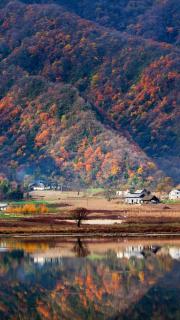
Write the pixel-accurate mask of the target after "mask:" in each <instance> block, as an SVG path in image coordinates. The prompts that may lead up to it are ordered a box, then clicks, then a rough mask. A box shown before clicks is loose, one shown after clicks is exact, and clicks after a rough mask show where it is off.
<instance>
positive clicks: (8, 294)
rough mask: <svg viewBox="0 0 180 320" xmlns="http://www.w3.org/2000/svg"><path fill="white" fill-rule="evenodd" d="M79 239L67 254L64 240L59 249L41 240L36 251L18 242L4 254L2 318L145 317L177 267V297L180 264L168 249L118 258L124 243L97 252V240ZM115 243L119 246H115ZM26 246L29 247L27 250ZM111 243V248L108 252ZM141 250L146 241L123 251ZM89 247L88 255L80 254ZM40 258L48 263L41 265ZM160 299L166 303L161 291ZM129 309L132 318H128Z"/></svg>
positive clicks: (174, 286)
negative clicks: (14, 248) (154, 295)
mask: <svg viewBox="0 0 180 320" xmlns="http://www.w3.org/2000/svg"><path fill="white" fill-rule="evenodd" d="M79 240H80V239H78V240H77V241H76V242H75V244H74V243H73V244H72V243H71V246H69V250H67V252H66V253H65V247H66V244H62V243H61V246H60V245H58V246H57V247H54V248H51V246H52V244H49V245H45V244H43V245H42V244H41V245H40V244H37V250H36V251H35V250H34V249H35V247H33V244H32V243H31V246H30V245H29V244H28V243H24V244H22V243H21V244H19V247H20V248H21V250H17V249H18V245H17V244H16V250H12V251H9V252H3V253H0V283H1V287H0V319H2V320H4V319H8V320H11V319H25V320H30V319H31V320H32V319H35V320H36V319H43V320H44V319H52V320H53V319H63V320H66V319H67V320H69V319H80V320H83V319H111V317H112V316H113V315H117V317H114V318H113V317H112V319H134V318H133V315H134V314H135V313H136V314H137V319H140V318H138V316H139V315H140V314H141V313H143V312H145V307H146V305H148V303H150V302H149V301H150V299H152V298H153V292H154V291H153V290H154V289H155V288H156V287H157V286H158V288H159V287H160V286H161V288H166V283H168V282H169V281H170V279H171V278H170V276H171V275H172V273H173V272H174V271H175V270H176V271H177V277H175V278H174V281H175V282H174V281H173V282H172V283H171V287H170V286H168V290H169V291H168V299H170V298H171V297H174V293H175V292H176V289H178V288H177V279H178V275H179V271H178V270H177V269H178V267H179V262H178V261H176V262H173V260H172V258H171V256H170V255H169V254H168V252H167V251H163V250H162V249H161V250H159V251H158V253H157V254H154V253H153V252H151V254H149V255H148V256H147V257H146V258H144V257H142V258H141V259H139V258H138V257H136V256H133V255H132V256H129V257H128V258H127V257H125V256H123V255H122V257H120V256H118V254H117V253H119V252H120V249H119V248H120V244H119V243H117V244H115V243H114V244H112V243H111V246H109V244H108V243H107V244H105V245H104V247H103V249H102V252H99V253H97V252H98V250H96V245H93V248H94V249H93V250H90V248H91V244H89V245H87V244H84V243H83V242H82V240H80V241H79ZM79 242H80V244H79ZM113 245H114V249H113V250H112V249H111V250H110V247H112V246H113ZM4 246H5V243H4ZM14 246H15V244H14ZM23 246H24V249H25V247H26V246H27V249H28V250H27V251H23V250H22V247H23ZM106 246H107V247H109V249H108V250H104V248H105V247H106ZM45 247H46V249H45ZM132 248H133V249H135V250H132ZM138 248H139V249H140V250H142V247H141V246H140V245H134V246H133V247H132V246H128V245H127V247H123V248H122V252H123V251H124V252H130V251H135V252H136V251H137V249H138ZM143 248H144V247H143ZM146 248H147V246H146ZM30 249H31V250H30ZM174 249H175V247H174ZM63 250H64V251H63ZM88 250H89V251H90V254H89V255H88V256H87V257H84V258H77V257H76V256H77V255H78V253H79V252H80V253H82V252H83V253H84V252H87V253H88ZM29 252H30V253H29ZM60 252H61V255H60ZM70 254H71V256H70ZM73 255H74V256H73ZM37 257H40V258H41V259H43V260H42V261H43V263H37V262H38V260H37ZM58 257H59V260H58ZM35 259H36V260H35ZM173 268H174V269H173ZM166 275H167V276H166ZM161 279H162V280H161ZM175 283H176V284H175ZM171 291H172V292H171ZM178 292H179V291H177V297H178V294H179V293H178ZM149 294H150V297H149ZM161 296H162V301H163V303H164V301H165V299H166V290H164V293H163V290H162V289H161ZM147 299H149V300H147ZM156 299H157V302H158V301H159V303H161V299H160V296H159V295H157V297H156ZM163 299H164V300H163ZM174 299H175V300H176V297H175V298H174ZM139 305H140V307H139ZM133 306H134V308H135V309H133ZM136 306H137V307H136ZM128 310H129V311H128ZM148 310H149V309H148V308H147V312H148ZM176 310H178V304H177V305H176ZM171 312H172V310H171ZM124 313H125V314H126V315H128V314H129V315H130V317H129V318H126V317H125V316H124V315H123V314H124ZM119 315H120V316H119ZM143 319H148V318H146V317H145V316H144V318H143ZM149 319H150V318H149ZM154 319H155V318H154ZM162 319H164V318H162ZM167 319H169V318H167Z"/></svg>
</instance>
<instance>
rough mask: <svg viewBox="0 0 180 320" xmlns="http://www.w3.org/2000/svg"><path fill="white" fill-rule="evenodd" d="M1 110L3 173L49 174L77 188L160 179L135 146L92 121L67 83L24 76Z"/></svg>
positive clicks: (139, 182)
mask: <svg viewBox="0 0 180 320" xmlns="http://www.w3.org/2000/svg"><path fill="white" fill-rule="evenodd" d="M7 106H8V108H7ZM0 111H1V118H0V128H1V130H0V141H1V155H2V154H3V157H1V169H2V167H3V169H4V171H5V172H7V173H8V171H7V168H9V170H10V171H13V168H14V169H17V175H18V176H19V175H20V174H21V173H22V174H26V173H29V174H35V176H36V175H37V176H38V175H39V174H41V175H42V174H43V175H44V177H46V176H48V177H49V178H50V177H53V175H54V176H56V177H64V178H65V182H66V184H67V183H68V184H69V183H73V185H77V186H79V185H82V186H84V185H88V184H91V185H93V184H95V185H98V184H99V185H100V184H102V183H104V184H107V183H108V184H109V185H111V184H112V183H117V181H119V182H120V181H121V182H123V183H125V182H126V181H127V179H129V182H132V181H133V179H134V180H135V179H136V182H137V183H138V184H139V185H141V184H142V183H143V181H144V180H147V182H146V184H147V185H148V184H149V185H150V184H151V183H152V182H153V176H154V175H156V178H157V179H160V178H161V177H162V174H161V173H160V172H159V174H158V176H157V168H156V166H155V165H154V164H153V163H152V162H151V160H150V159H148V157H147V156H146V155H145V154H144V153H143V152H142V151H141V150H140V149H139V148H138V146H136V145H135V144H133V143H132V142H129V141H128V140H127V139H126V138H125V137H124V136H123V135H120V134H118V133H117V132H115V131H114V130H112V129H111V130H110V128H108V127H106V126H104V125H102V124H101V123H100V122H99V121H97V119H96V115H95V113H94V112H93V111H92V109H91V106H90V105H88V104H86V103H85V101H84V99H82V98H81V97H80V96H79V94H78V92H77V90H76V89H74V88H73V87H71V86H69V85H62V84H56V85H55V84H53V83H48V82H46V81H44V80H43V79H42V78H41V77H36V76H30V77H27V76H26V77H24V78H22V79H21V80H20V81H18V82H17V83H16V84H15V85H14V86H13V87H12V88H11V90H10V91H9V92H8V94H7V95H6V97H4V98H3V99H2V100H1V103H0ZM5 132H6V134H5V135H4V133H5Z"/></svg>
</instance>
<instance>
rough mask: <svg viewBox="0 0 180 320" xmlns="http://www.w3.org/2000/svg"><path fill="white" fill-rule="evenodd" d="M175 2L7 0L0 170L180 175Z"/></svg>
mask: <svg viewBox="0 0 180 320" xmlns="http://www.w3.org/2000/svg"><path fill="white" fill-rule="evenodd" d="M135 4H136V6H135ZM134 6H135V7H134ZM117 8H118V10H117ZM100 9H101V10H100ZM178 9H179V2H178V1H111V2H109V1H105V0H104V1H94V2H93V3H89V1H68V4H67V3H66V2H65V1H61V0H58V1H43V0H42V1H29V0H26V1H25V0H24V1H4V2H2V3H1V9H0V73H1V78H0V98H1V100H0V115H1V117H0V143H1V145H0V157H1V172H2V173H4V172H5V173H6V174H8V175H9V174H11V173H12V172H15V171H16V173H18V175H19V176H20V175H21V173H22V174H23V173H24V174H25V173H30V174H35V175H37V176H38V175H45V176H48V177H49V176H51V177H61V178H63V177H64V179H67V180H69V181H71V183H72V182H73V183H75V184H82V185H84V184H85V185H92V184H95V185H103V184H104V183H105V184H108V185H109V184H115V183H119V182H120V183H123V184H124V183H126V182H128V183H129V184H137V185H139V186H142V185H143V184H146V185H152V184H156V183H157V182H158V181H160V180H161V179H163V177H165V176H166V175H170V176H171V177H172V178H173V179H174V180H175V181H178V179H179V176H180V171H179V167H178V161H179V153H180V152H179V151H180V147H179V145H180V144H179V136H180V132H179V131H180V127H179V115H180V114H179V101H178V98H179V97H178V88H179V79H180V77H179V73H178V69H179V65H180V64H179V47H178V39H179V38H178V32H177V31H178V23H179V20H178V19H177V17H178V14H179V11H178ZM168 10H170V12H172V15H171V17H173V19H172V21H173V23H174V24H173V25H172V24H171V19H170V18H169V20H168V19H166V18H165V17H166V16H167V15H168ZM152 12H154V14H152ZM155 13H156V14H155ZM114 15H115V16H116V15H117V17H119V19H118V18H116V19H115V18H114ZM158 15H159V16H158ZM160 16H161V17H164V18H163V19H160ZM100 17H101V18H102V19H100ZM120 17H122V18H120ZM143 17H144V18H143ZM145 17H146V18H145ZM152 18H153V19H152ZM157 19H158V20H159V24H157V28H156V25H155V24H154V22H152V21H156V20H157ZM123 21H124V22H123ZM140 21H142V22H143V23H142V24H141V28H139V29H137V25H139V23H140ZM161 22H162V24H163V28H161ZM150 23H152V24H153V27H154V29H155V30H156V32H155V31H154V29H153V28H151V27H150ZM165 28H166V29H167V28H171V32H170V31H169V33H170V34H171V36H172V37H169V38H168V37H167V34H165V33H164V30H165ZM172 28H173V30H174V31H172ZM137 30H138V32H137ZM158 30H160V31H161V32H159V31H158ZM166 31H167V30H166ZM149 32H150V33H149ZM173 32H174V33H173ZM19 172H20V174H19Z"/></svg>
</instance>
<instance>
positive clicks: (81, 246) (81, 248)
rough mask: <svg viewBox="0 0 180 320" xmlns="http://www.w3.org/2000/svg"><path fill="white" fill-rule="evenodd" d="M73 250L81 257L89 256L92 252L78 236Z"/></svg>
mask: <svg viewBox="0 0 180 320" xmlns="http://www.w3.org/2000/svg"><path fill="white" fill-rule="evenodd" d="M73 252H75V254H76V256H77V257H79V258H84V257H87V255H88V254H89V253H90V251H89V249H88V246H87V245H86V244H85V243H83V242H82V240H81V238H80V237H78V238H77V240H76V243H75V245H74V247H73Z"/></svg>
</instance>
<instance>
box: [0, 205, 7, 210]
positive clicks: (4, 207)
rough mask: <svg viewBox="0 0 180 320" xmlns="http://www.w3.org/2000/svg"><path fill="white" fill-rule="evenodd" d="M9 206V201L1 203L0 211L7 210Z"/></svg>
mask: <svg viewBox="0 0 180 320" xmlns="http://www.w3.org/2000/svg"><path fill="white" fill-rule="evenodd" d="M7 207H8V204H7V203H0V211H6V210H7Z"/></svg>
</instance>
